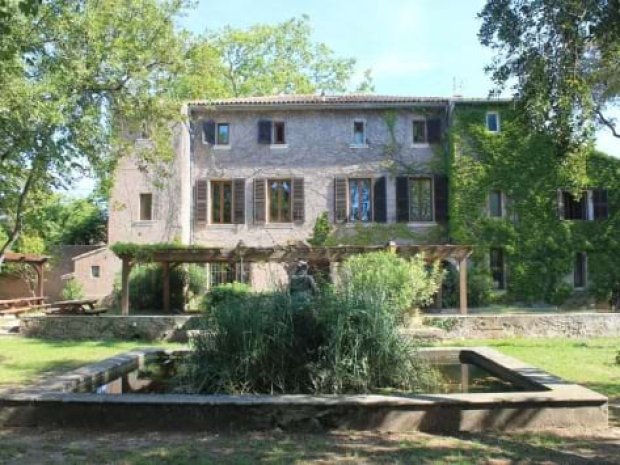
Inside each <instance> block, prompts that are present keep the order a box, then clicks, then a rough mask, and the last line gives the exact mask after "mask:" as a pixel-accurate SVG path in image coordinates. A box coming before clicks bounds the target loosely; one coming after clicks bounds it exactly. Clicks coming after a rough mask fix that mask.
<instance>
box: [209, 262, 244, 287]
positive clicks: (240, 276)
mask: <svg viewBox="0 0 620 465" xmlns="http://www.w3.org/2000/svg"><path fill="white" fill-rule="evenodd" d="M207 275H208V281H207V283H208V287H209V289H211V288H213V287H215V286H219V285H220V284H226V283H232V282H242V283H248V282H249V281H250V280H249V277H250V272H249V265H248V264H247V263H227V262H223V263H222V262H212V263H207Z"/></svg>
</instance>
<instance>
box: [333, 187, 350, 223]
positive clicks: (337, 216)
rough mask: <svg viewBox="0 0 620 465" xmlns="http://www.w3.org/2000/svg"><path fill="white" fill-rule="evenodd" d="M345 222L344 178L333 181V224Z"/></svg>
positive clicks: (345, 195) (345, 193) (345, 188)
mask: <svg viewBox="0 0 620 465" xmlns="http://www.w3.org/2000/svg"><path fill="white" fill-rule="evenodd" d="M345 221H347V180H346V178H335V179H334V222H335V223H344V222H345Z"/></svg>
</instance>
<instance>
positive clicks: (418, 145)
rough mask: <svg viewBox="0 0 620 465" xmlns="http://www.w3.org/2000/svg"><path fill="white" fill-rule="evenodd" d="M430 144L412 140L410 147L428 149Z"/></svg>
mask: <svg viewBox="0 0 620 465" xmlns="http://www.w3.org/2000/svg"><path fill="white" fill-rule="evenodd" d="M430 146H431V144H429V143H428V142H413V143H412V144H411V148H412V149H428V148H430Z"/></svg>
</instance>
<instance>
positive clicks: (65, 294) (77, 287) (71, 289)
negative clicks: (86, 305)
mask: <svg viewBox="0 0 620 465" xmlns="http://www.w3.org/2000/svg"><path fill="white" fill-rule="evenodd" d="M60 297H62V298H63V300H78V299H83V298H84V297H85V294H84V288H83V287H82V285H81V284H80V283H79V282H78V281H77V280H76V279H75V278H71V279H68V280H67V281H65V285H64V286H63V287H62V290H61V291H60Z"/></svg>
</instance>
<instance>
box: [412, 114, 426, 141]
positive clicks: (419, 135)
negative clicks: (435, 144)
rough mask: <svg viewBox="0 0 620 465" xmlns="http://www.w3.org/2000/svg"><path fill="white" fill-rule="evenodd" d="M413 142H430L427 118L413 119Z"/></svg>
mask: <svg viewBox="0 0 620 465" xmlns="http://www.w3.org/2000/svg"><path fill="white" fill-rule="evenodd" d="M413 143H414V144H426V143H428V137H427V132H426V120H425V119H419V120H414V121H413Z"/></svg>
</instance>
